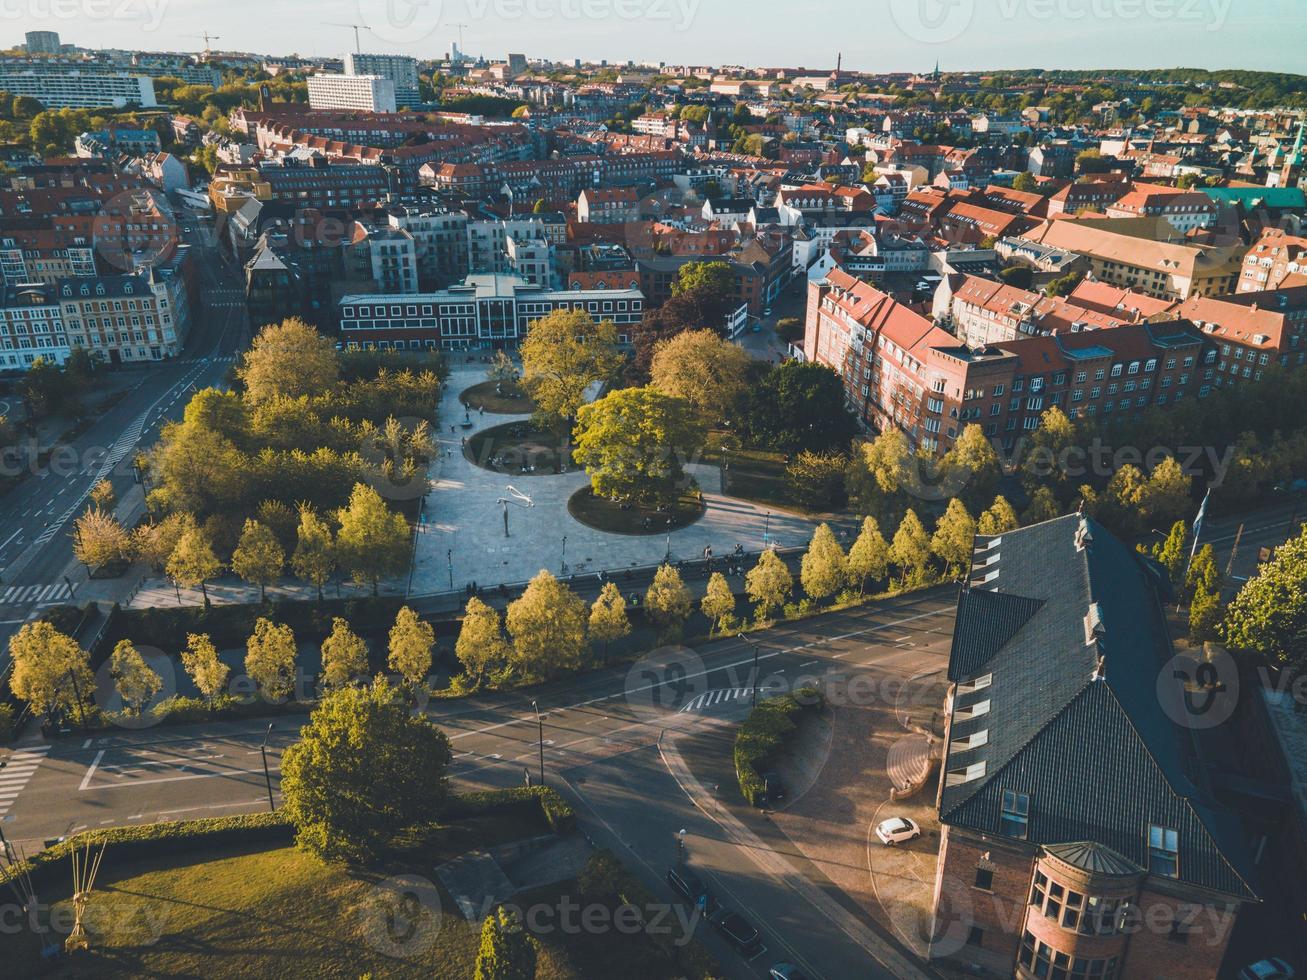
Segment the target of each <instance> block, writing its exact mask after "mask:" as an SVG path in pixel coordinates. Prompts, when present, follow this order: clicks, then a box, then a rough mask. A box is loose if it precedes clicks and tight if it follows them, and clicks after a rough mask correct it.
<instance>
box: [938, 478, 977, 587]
mask: <svg viewBox="0 0 1307 980" xmlns="http://www.w3.org/2000/svg"><path fill="white" fill-rule="evenodd" d="M975 537H976V521H975V518H973V517H972V516H971V515H970V514H969V513H967V508H966V506H965V505H964V504H963V503H962V501H961V500H959V499H957V498H956V497H954V498H953V499H952V500H950V501H949V502H948V508H947V509H946V510H945V511H944V514H943V516H942V517H940V519H939V522H938V523H937V524H936V525H935V533H934V535H933V536H932V537H931V539H930V550H931V551H932V552H934V554H935V556H936V557H937V558H939V560H940V561H942V562H943V563H944V567H945V569H946V570H947V571H948V574H949V575H950V576H952V577H954V578H957V577H958V576H960V575H962V574H963V573H964V572H965V571H966V569H967V567H968V566H969V565H970V563H971V552H972V550H973V547H974V542H975Z"/></svg>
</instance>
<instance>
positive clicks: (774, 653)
mask: <svg viewBox="0 0 1307 980" xmlns="http://www.w3.org/2000/svg"><path fill="white" fill-rule="evenodd" d="M955 612H956V610H955V608H954V607H952V606H948V607H946V608H943V609H932V610H931V611H929V612H923V613H917V614H915V615H913V616H907V617H905V618H903V619H899V620H895V621H894V622H892V623H882V624H881V625H879V626H868V627H867V628H866V629H861V630H853V631H852V632H850V633H844V634H841V635H839V636H831V637H824V638H822V639H821V640H819V641H814V642H820V643H835V642H838V641H840V640H847V639H850V638H852V637H855V636H863V635H865V634H867V633H878V632H880V631H881V630H887V629H893V628H894V627H895V626H902V625H903V624H905V623H914V622H916V621H918V620H921V619H928V618H930V617H932V616H944V615H949V616H952V615H953V614H954V613H955ZM789 652H790V650H789V649H788V648H786V649H777V650H769V651H768V652H766V653H763V654H760V655H759V656H758V660H760V661H762V660H768V659H770V658H771V657H778V656H780V655H781V654H783V653H789ZM835 656H836V657H838V656H840V655H839V654H836V655H835ZM753 661H754V658H753V657H752V656H748V657H745V658H743V659H742V660H737V661H735V662H734V663H729V664H721V665H719V666H716V667H705V668H704V669H703V670H700V671H695V672H694V673H690V674H686V675H685V676H684V677H683V678H681V679H682V680H690V679H691V678H693V677H703V676H706V675H707V674H710V673H712V672H713V671H719V670H721V671H729V670H731V669H732V668H734V667H743V666H744V665H745V664H752V663H753ZM661 686H662V684H646V685H644V686H643V687H635V688H631V689H630V690H628V691H625V692H623V693H620V694H608V695H602V696H600V697H597V698H591V699H590V700H588V701H578V702H577V703H575V704H567V705H563V708H564V709H567V710H570V709H572V708H584V707H585V706H586V705H591V704H597V703H599V702H600V701H611V700H613V699H614V698H622V697H628V696H630V695H632V694H640V693H642V692H644V691H652V690H653V689H654V688H656V687H661ZM550 710H554V709H550ZM534 721H535V715H534V714H531V715H523V716H522V717H520V718H513V719H511V720H509V721H499V722H495V724H493V725H486V726H484V727H482V728H473V729H468V730H467V731H465V732H458V733H457V734H454V735H450V736H449V740H450V741H451V742H454V741H457V740H458V739H460V738H467V737H468V736H471V735H484V734H485V733H486V732H493V731H497V730H499V729H500V728H508V727H509V726H510V725H521V724H525V723H527V722H534Z"/></svg>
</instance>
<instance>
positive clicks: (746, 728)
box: [735, 687, 825, 806]
mask: <svg viewBox="0 0 1307 980" xmlns="http://www.w3.org/2000/svg"><path fill="white" fill-rule="evenodd" d="M824 704H825V698H824V697H823V696H822V694H821V692H820V691H818V690H817V689H816V688H814V687H805V688H800V689H799V690H798V691H795V692H794V693H793V694H782V695H778V696H777V697H773V698H766V699H764V700H762V701H759V702H758V706H757V707H756V708H754V709H753V710H752V711H751V712H749V717H748V718H746V719H745V720H744V723H743V724H742V725H740V731H739V732H738V733H737V734H736V736H735V775H736V778H738V779H739V781H740V792H741V793H742V794H743V795H744V798H745V799H746V800H748V801H749V804H750V805H751V806H762V805H763V804H764V803H766V802H767V786H766V783H764V782H763V778H762V775H761V772H763V771H765V770H766V769H767V768H768V766H770V765H771V764H772V762H773V761H774V760H775V758H776V756H777V754H778V753H779V752H780V751H781V749H783V748H784V747H785V743H786V740H787V739H788V738H789V736H790V735H791V734H793V732H794V730H795V728H796V727H797V725H796V723H795V719H796V718H797V716H798V715H800V714H801V713H802V712H804V711H812V710H820V709H821V708H822V707H823V705H824Z"/></svg>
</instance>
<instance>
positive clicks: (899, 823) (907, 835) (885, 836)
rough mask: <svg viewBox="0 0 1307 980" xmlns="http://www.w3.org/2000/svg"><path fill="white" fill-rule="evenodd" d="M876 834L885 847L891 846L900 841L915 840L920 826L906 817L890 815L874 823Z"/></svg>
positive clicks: (918, 835)
mask: <svg viewBox="0 0 1307 980" xmlns="http://www.w3.org/2000/svg"><path fill="white" fill-rule="evenodd" d="M876 836H877V837H879V838H880V842H881V843H882V844H884V845H885V846H886V847H893V846H894V845H895V844H897V843H899V842H900V841H905V840H916V839H917V838H918V837H920V836H921V828H920V827H918V826H917V822H916V821H915V820H909V819H908V818H907V817H890V818H889V819H888V820H882V821H881V822H880V823H879V824H877V825H876Z"/></svg>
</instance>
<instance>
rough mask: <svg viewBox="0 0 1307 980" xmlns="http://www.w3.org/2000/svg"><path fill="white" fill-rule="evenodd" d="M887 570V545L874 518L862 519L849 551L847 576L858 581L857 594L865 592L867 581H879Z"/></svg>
mask: <svg viewBox="0 0 1307 980" xmlns="http://www.w3.org/2000/svg"><path fill="white" fill-rule="evenodd" d="M888 570H889V544H888V543H887V542H886V541H885V535H883V534H881V533H880V525H879V524H878V523H877V522H876V518H874V517H864V518H863V519H862V530H861V531H859V532H858V539H857V540H856V541H854V542H853V547H852V548H850V549H849V575H850V577H852V578H855V579H857V581H858V594H859V595H865V594H866V592H867V579H869V578H870V579H873V580H879V579H882V578H884V577H885V575H886V573H887V572H888Z"/></svg>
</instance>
